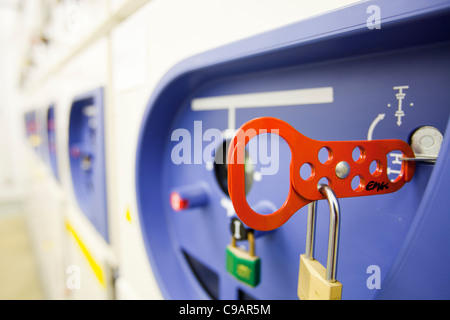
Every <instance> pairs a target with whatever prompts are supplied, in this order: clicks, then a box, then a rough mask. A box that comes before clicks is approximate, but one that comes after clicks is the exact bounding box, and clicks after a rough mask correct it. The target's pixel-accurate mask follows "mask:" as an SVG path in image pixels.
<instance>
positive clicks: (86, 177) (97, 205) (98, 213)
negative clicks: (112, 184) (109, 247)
mask: <svg viewBox="0 0 450 320" xmlns="http://www.w3.org/2000/svg"><path fill="white" fill-rule="evenodd" d="M104 150H105V146H104V122H103V88H99V89H96V90H93V91H90V92H87V93H84V94H82V95H80V96H77V97H75V98H74V99H73V102H72V106H71V110H70V122H69V150H68V152H69V157H70V172H71V175H72V183H73V189H74V192H75V195H76V199H77V201H78V205H79V206H80V208H81V210H82V212H83V213H84V214H85V215H86V217H87V218H88V219H89V220H90V221H91V223H92V224H93V226H94V227H95V228H96V229H97V231H98V232H99V233H100V234H101V235H102V236H103V238H104V239H105V240H106V241H108V239H109V232H108V215H107V203H106V183H105V179H106V177H105V151H104Z"/></svg>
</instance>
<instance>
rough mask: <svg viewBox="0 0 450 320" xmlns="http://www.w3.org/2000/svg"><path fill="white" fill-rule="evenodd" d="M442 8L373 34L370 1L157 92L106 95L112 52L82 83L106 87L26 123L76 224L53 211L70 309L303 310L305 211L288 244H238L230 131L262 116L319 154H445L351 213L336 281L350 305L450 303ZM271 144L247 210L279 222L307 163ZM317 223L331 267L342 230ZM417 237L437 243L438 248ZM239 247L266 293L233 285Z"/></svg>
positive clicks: (184, 67)
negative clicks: (290, 302)
mask: <svg viewBox="0 0 450 320" xmlns="http://www.w3.org/2000/svg"><path fill="white" fill-rule="evenodd" d="M435 2H436V3H435V6H431V5H429V6H428V5H424V4H423V3H421V2H419V1H415V2H409V5H410V7H409V8H410V9H411V11H412V12H413V13H414V14H412V16H409V15H408V14H405V13H404V12H403V9H401V8H400V7H395V6H391V5H389V4H387V2H386V1H379V2H376V3H375V5H377V6H378V7H380V8H381V7H382V8H384V9H383V10H384V11H383V12H384V14H385V16H386V17H388V18H386V20H382V21H381V23H382V28H381V29H377V28H375V27H374V28H369V27H368V24H367V21H369V20H368V18H370V17H371V12H372V11H370V12H369V15H367V12H368V10H367V9H368V6H367V4H365V3H361V4H356V5H354V6H351V7H348V8H343V9H341V10H339V11H336V12H331V13H329V14H327V15H323V16H318V17H315V18H312V19H309V20H306V21H301V22H297V23H294V24H292V25H289V26H286V27H283V28H280V29H276V30H272V31H269V32H266V33H263V34H261V35H258V36H254V37H250V38H248V39H243V40H241V41H238V42H235V43H232V44H229V45H227V46H224V47H219V48H217V49H214V50H211V51H207V52H204V53H200V54H198V55H195V56H193V57H190V58H187V59H185V60H183V61H181V62H180V63H179V64H176V65H175V66H174V67H173V68H171V69H170V70H169V72H168V73H166V74H165V76H161V77H159V76H158V77H157V76H154V78H152V79H153V80H149V81H148V83H147V82H146V81H145V80H143V79H145V75H144V77H142V78H139V77H135V78H134V79H133V80H134V81H135V82H128V83H124V82H121V81H118V82H113V81H111V80H108V76H106V75H107V74H108V72H109V71H108V70H109V69H108V67H107V65H105V64H107V63H105V62H104V61H103V62H102V57H105V56H106V54H105V50H104V49H107V48H111V46H108V45H107V44H106V45H105V43H103V44H104V46H103V49H101V48H102V47H100V52H99V54H97V55H96V57H97V59H98V61H97V62H94V61H90V60H89V57H88V56H84V57H81V58H80V59H79V60H78V64H75V66H72V67H71V68H70V67H69V70H72V72H73V71H74V70H77V71H78V70H82V71H85V72H87V74H89V75H90V76H89V77H92V74H94V73H95V74H98V70H99V68H100V70H103V73H102V72H100V75H101V76H100V77H99V79H96V81H87V82H90V83H87V82H85V81H83V80H85V79H83V78H81V80H77V81H74V82H72V83H70V82H69V84H72V85H69V87H70V89H66V90H62V92H61V96H62V98H61V99H60V101H56V102H55V103H54V104H52V106H53V108H54V109H53V110H54V111H53V112H49V110H50V109H47V107H46V108H45V110H43V111H38V112H27V113H26V114H25V116H24V119H25V124H26V125H25V128H26V132H27V136H28V143H29V144H30V151H31V152H34V153H35V154H36V153H37V154H39V155H40V157H41V158H43V159H45V161H44V162H43V163H44V164H45V166H47V168H49V170H48V172H54V171H53V170H51V169H52V168H57V169H56V171H55V172H56V174H55V175H54V177H56V179H55V181H59V182H58V183H57V184H53V185H52V186H51V188H53V189H57V188H59V186H61V190H63V191H62V198H63V200H62V201H61V208H63V209H62V210H59V211H58V210H55V211H54V212H55V213H56V211H58V213H56V214H57V215H59V218H58V219H56V220H57V221H59V223H58V226H57V227H56V229H57V230H64V232H62V234H64V236H63V238H64V239H65V240H64V241H61V243H62V244H64V246H60V245H59V242H58V241H56V240H55V241H54V242H53V244H55V243H58V245H57V246H53V247H52V246H51V245H49V243H48V242H47V246H46V247H45V248H46V249H48V250H51V249H52V248H56V247H58V248H59V249H57V250H59V251H60V252H61V255H60V256H61V257H62V260H63V261H64V262H63V263H61V265H62V266H63V268H62V270H63V272H62V273H61V279H63V281H60V283H62V285H60V286H59V288H60V289H61V288H64V290H63V291H64V292H65V293H66V294H67V295H69V296H70V297H72V298H77V297H82V298H83V297H85V298H86V297H89V298H92V297H94V298H122V297H144V298H162V297H163V298H167V299H296V298H297V284H298V283H297V277H298V273H299V270H298V268H299V256H300V254H302V253H303V252H304V248H305V246H306V243H305V238H306V223H307V221H306V217H307V214H306V213H305V211H306V208H304V209H301V210H298V212H297V213H296V214H294V215H293V216H292V218H291V219H289V221H286V222H285V223H284V225H282V226H280V227H278V228H275V230H271V231H270V232H259V231H261V230H248V229H249V228H245V229H246V230H247V231H249V232H248V233H247V232H242V234H243V235H244V234H246V235H248V234H251V235H252V236H251V237H250V238H248V237H244V236H242V238H239V237H240V235H239V233H238V232H236V225H237V224H236V221H239V220H238V219H237V218H236V214H237V215H238V216H239V213H237V212H235V208H236V206H235V204H233V199H231V198H230V194H229V186H228V182H229V179H228V176H227V163H226V161H225V160H226V157H225V155H226V150H227V149H226V148H227V146H228V145H229V141H230V140H231V138H232V134H233V133H234V131H235V130H236V129H238V128H239V127H241V126H243V125H244V124H246V123H248V122H249V121H251V120H253V119H256V118H259V117H271V118H277V119H279V120H282V121H285V122H287V123H288V124H290V125H291V126H292V127H294V128H295V129H296V130H297V131H299V132H301V133H303V134H305V135H306V136H308V137H311V138H314V139H317V140H320V141H337V142H339V141H352V140H356V141H372V140H377V139H381V140H388V139H396V140H402V141H403V142H404V143H407V144H411V145H412V144H413V140H415V139H416V138H417V133H420V139H418V141H419V142H418V144H419V146H420V147H422V148H424V149H429V148H430V145H431V146H434V145H436V146H437V145H439V149H441V153H440V154H439V156H437V155H436V154H435V155H434V156H435V158H434V160H435V161H434V162H433V161H431V163H430V161H418V163H417V165H416V173H415V176H414V178H413V179H412V180H411V182H409V184H407V185H406V186H405V187H404V188H402V190H400V191H398V192H396V193H392V194H389V195H384V194H380V195H376V196H370V197H355V198H352V197H349V198H346V199H339V201H340V204H341V208H342V223H341V230H340V240H339V260H338V264H337V270H338V272H337V278H338V279H339V280H340V281H341V282H342V284H343V291H342V292H343V293H342V298H344V299H376V298H386V299H404V298H408V297H413V298H417V297H422V298H430V297H432V298H435V297H437V298H445V297H447V296H448V293H447V292H446V291H445V290H442V288H441V287H440V286H441V284H440V280H442V278H441V277H440V276H437V275H440V274H442V273H441V272H438V271H440V270H441V266H445V265H446V264H447V262H448V261H449V259H450V257H449V255H448V254H447V253H446V250H445V243H446V239H448V236H446V233H445V232H444V229H445V226H447V225H448V219H447V218H446V217H445V212H446V211H445V203H446V202H445V201H446V200H445V199H446V197H443V196H442V190H443V189H442V188H441V187H442V183H443V182H442V181H441V179H440V177H447V176H448V175H449V171H448V167H449V166H448V157H446V152H447V150H448V142H447V141H448V139H447V140H445V139H444V137H446V135H445V134H446V130H448V129H447V126H448V119H449V113H448V108H447V107H446V106H447V105H448V101H449V96H448V92H447V91H448V90H447V91H446V90H445V85H446V84H448V82H449V78H448V74H447V73H446V72H445V70H448V68H447V67H448V64H449V61H450V59H449V56H448V52H449V50H448V46H449V42H448V41H449V37H448V33H446V32H444V31H443V30H444V29H439V28H436V25H439V23H441V24H445V23H446V24H445V25H447V24H448V22H446V21H447V20H446V18H447V17H448V12H449V10H448V4H445V3H444V2H443V1H437V0H436V1H435ZM411 6H412V7H411ZM149 9H152V8H149ZM149 12H152V14H153V11H151V10H149ZM361 12H363V14H362V15H359V13H361ZM424 12H426V13H424ZM142 17H145V16H142ZM142 17H140V18H139V19H142ZM398 17H400V18H398ZM143 20H145V19H142V20H137V21H140V22H142V21H143ZM146 21H150V20H149V19H147V20H146ZM135 22H136V21H135ZM436 22H438V23H436ZM137 26H140V25H139V23H136V24H135V25H131V27H130V25H125V26H123V28H124V29H121V30H122V31H123V32H122V33H121V32H118V33H117V34H116V36H117V37H118V38H119V39H121V40H122V41H126V40H127V39H126V35H127V32H125V31H128V32H129V30H135V31H136V30H138V29H139V28H137ZM411 30H416V31H419V30H420V32H417V35H420V36H411V35H409V36H408V35H407V34H408V32H411ZM430 35H433V37H431V36H430ZM311 39H314V41H312V40H311ZM399 39H402V40H404V41H403V42H399ZM114 43H115V42H113V44H114ZM118 43H122V42H120V41H119V42H118ZM125 43H126V42H125ZM372 45H373V47H371V46H372ZM112 47H114V45H113V46H112ZM89 61H90V63H88V62H89ZM131 62H132V61H131ZM127 63H128V64H125V65H128V66H130V61H127ZM87 65H90V66H91V67H93V66H95V68H92V69H89V68H86V66H87ZM131 65H133V64H131ZM102 66H103V68H102ZM77 67H79V68H80V69H78V68H77ZM83 67H84V68H83ZM155 68H156V69H157V67H156V66H155ZM92 70H96V72H93V71H92ZM127 70H128V71H129V69H127ZM142 70H144V71H145V70H147V69H146V68H142V69H140V68H137V69H136V70H135V75H142V72H141V71H142ZM77 76H79V74H77ZM89 77H88V79H89ZM117 79H119V78H116V80H117ZM119 80H120V79H119ZM137 83H141V86H139V85H137ZM142 83H146V84H145V85H144V84H142ZM430 84H432V85H430ZM64 86H65V87H67V86H68V84H67V82H64ZM118 86H119V87H120V88H121V90H119V89H118ZM136 86H137V87H139V88H140V89H136ZM57 87H58V83H57V82H54V83H52V85H51V86H49V88H50V89H51V90H50V91H52V92H54V91H55V89H54V88H57ZM130 87H133V88H135V90H132V89H130ZM424 88H426V90H424ZM43 100H44V99H43ZM431 101H433V103H430V102H431ZM45 103H48V101H47V102H45ZM136 105H138V106H140V107H136V108H133V107H132V106H136ZM37 114H40V116H37ZM51 114H53V115H52V117H53V119H51V117H49V115H51ZM33 119H34V120H33ZM37 119H40V120H37ZM33 121H34V123H33ZM39 128H41V129H39ZM42 128H43V129H42ZM55 128H56V130H55ZM50 129H51V130H50ZM230 132H231V134H230ZM447 135H448V134H447ZM272 136H274V135H272ZM213 137H214V138H215V139H213ZM260 138H261V139H262V140H259V141H258V142H257V145H258V146H260V145H269V147H268V148H267V149H266V150H265V151H267V150H273V149H272V148H273V146H274V144H275V143H276V145H277V147H279V149H278V151H279V153H277V157H275V154H269V153H267V152H266V154H265V156H266V158H264V159H263V160H268V161H260V162H258V161H251V159H253V160H255V159H258V156H261V152H259V153H258V152H256V153H255V152H252V150H249V151H248V155H247V156H248V157H246V166H245V179H246V180H245V182H242V183H244V184H245V187H244V188H243V189H245V191H246V200H247V202H248V203H249V205H250V206H251V207H252V208H253V209H254V210H256V211H258V212H259V213H260V214H261V215H266V214H272V213H274V211H276V210H277V208H281V207H282V206H283V203H284V201H285V200H286V198H287V197H288V196H289V194H290V193H289V190H290V184H289V179H290V178H289V177H290V171H289V170H290V167H291V164H290V159H291V157H292V153H291V151H290V146H288V145H287V144H286V143H285V141H284V142H283V141H282V139H280V140H276V139H275V140H273V139H272V138H270V139H269V138H268V137H267V136H265V137H260ZM54 141H57V143H56V148H53V147H51V145H52V144H54ZM330 144H331V143H330ZM441 145H442V147H441ZM296 147H298V146H296ZM324 149H325V151H324V152H322V151H320V152H318V154H317V155H315V156H314V159H313V160H311V163H314V164H316V163H317V164H318V163H319V162H320V163H322V164H325V163H327V162H329V160H330V159H332V156H333V152H332V151H333V150H332V149H333V148H331V147H329V148H324ZM355 149H358V148H355ZM51 150H56V152H54V155H55V156H56V157H55V159H56V162H55V163H57V166H55V165H52V161H51V160H50V158H51V156H50V155H51V154H52V151H51ZM205 150H208V152H206V151H205ZM321 150H322V149H321ZM389 151H392V152H390V153H388V154H386V155H385V158H386V159H383V160H382V161H381V160H380V161H379V164H378V165H376V166H375V168H374V169H373V168H372V169H370V168H369V169H370V170H371V174H372V175H373V176H376V175H377V173H379V172H381V171H383V170H384V171H385V172H387V174H388V175H389V179H391V180H393V181H395V180H396V177H395V175H396V174H397V175H398V173H399V172H400V173H401V172H402V168H403V167H402V166H403V164H402V161H403V160H400V158H402V154H401V153H400V155H398V154H397V153H395V151H396V150H389ZM323 153H325V155H324V154H323ZM365 155H366V153H365V150H364V148H359V149H358V150H357V151H356V155H355V156H354V155H351V157H350V155H349V156H348V159H347V160H348V161H347V162H349V163H350V166H352V165H354V163H358V162H362V160H364V158H365ZM263 156H264V154H263ZM260 160H261V159H260ZM422 160H423V159H422ZM405 161H406V160H405ZM381 167H383V168H381ZM272 169H276V170H275V171H276V174H271V173H272V171H271V170H272ZM309 169H310V172H309V174H306V175H305V176H303V174H304V173H303V170H301V171H300V172H298V174H299V175H300V176H302V177H304V180H309V178H308V177H309V176H312V175H313V173H314V171H313V168H312V167H311V166H310V168H309ZM350 169H351V168H350ZM350 171H351V170H350ZM384 171H383V172H384ZM350 178H353V177H350ZM355 178H356V177H355ZM333 181H334V180H333ZM329 182H330V181H329ZM367 182H368V181H367ZM330 184H331V187H333V184H332V183H330ZM58 185H59V186H58ZM361 186H364V188H365V187H366V186H365V185H364V182H363V181H361V180H360V181H358V182H357V183H356V185H355V186H354V190H359V189H361ZM383 186H384V185H383ZM371 191H372V190H371ZM34 192H35V193H34V194H35V197H34V201H35V203H39V206H40V208H41V209H40V212H41V213H42V215H43V216H44V217H46V218H44V219H42V220H43V221H44V220H45V221H48V219H49V216H48V214H49V213H48V212H46V208H48V205H47V203H46V201H45V199H50V198H51V197H48V196H46V195H45V193H47V192H46V191H44V190H42V189H39V187H37V188H36V189H35V190H34ZM436 195H438V196H439V197H442V201H437V200H436V199H435V197H436ZM43 199H44V200H43ZM447 202H448V201H447ZM325 206H326V203H325V202H324V201H319V204H318V211H319V212H325V211H327V208H326V207H325ZM317 219H318V220H317V230H316V233H317V241H316V247H317V249H318V250H317V255H316V258H317V260H318V261H321V262H322V264H324V263H323V261H324V260H325V252H326V247H327V242H326V238H327V235H328V228H327V223H326V222H327V221H326V220H327V215H326V214H322V213H319V215H318V218H317ZM50 220H51V218H50ZM36 225H38V224H36ZM45 225H46V224H45V223H44V224H39V226H44V227H43V228H45ZM244 227H246V226H244ZM233 228H234V229H233ZM38 229H39V228H38ZM58 234H59V233H58ZM237 235H239V237H238V236H237ZM253 236H254V237H253ZM238 238H239V240H241V241H237V240H238ZM417 239H421V240H424V241H425V244H426V243H428V241H429V242H430V243H432V244H433V246H432V250H431V249H430V248H431V247H430V246H426V245H421V243H418V241H417ZM236 242H237V243H236ZM239 246H240V247H242V248H243V250H244V251H245V250H247V249H248V251H249V252H252V255H251V257H250V258H248V257H247V258H248V259H247V260H249V261H250V260H251V261H252V262H253V261H258V263H255V264H254V265H255V268H258V272H257V273H258V280H257V281H254V282H251V283H249V282H245V281H242V274H241V279H239V277H238V276H237V271H236V272H235V271H231V272H230V270H231V269H233V268H231V267H230V268H229V265H228V264H227V261H229V260H227V259H228V258H229V257H230V255H231V256H232V257H231V258H235V260H234V261H238V260H239V259H237V258H239V257H240V258H242V256H239V257H238V254H237V253H236V250H235V249H237V248H238V247H239ZM242 248H241V249H242ZM424 248H425V249H426V250H424ZM42 250H44V249H41V251H42ZM416 256H426V257H427V258H428V259H422V260H421V261H417V259H416V258H415V257H416ZM227 257H228V258H227ZM256 257H257V258H256ZM243 260H245V259H243ZM425 260H426V261H431V260H433V261H439V263H436V264H434V265H433V266H432V267H433V270H435V272H433V274H429V276H428V277H427V280H426V281H423V282H420V283H419V284H418V282H415V283H416V284H418V285H420V290H417V291H414V290H412V289H411V287H410V283H409V282H408V281H407V279H412V278H414V277H417V276H418V274H421V273H422V272H424V270H426V269H427V268H430V265H428V264H426V263H425ZM406 262H408V263H406ZM237 264H238V263H237ZM256 265H258V266H257V267H256ZM242 268H244V267H242ZM242 268H241V269H242ZM248 268H249V267H247V269H245V270H248ZM59 270H61V268H60V269H59ZM380 272H381V273H380ZM372 273H373V274H372ZM243 274H245V272H243ZM433 275H435V276H433ZM444 282H445V281H444ZM447 282H448V281H447Z"/></svg>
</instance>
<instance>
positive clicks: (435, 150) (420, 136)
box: [411, 126, 444, 157]
mask: <svg viewBox="0 0 450 320" xmlns="http://www.w3.org/2000/svg"><path fill="white" fill-rule="evenodd" d="M443 140H444V137H443V136H442V133H441V132H440V131H439V130H438V129H436V128H434V127H431V126H423V127H420V128H419V129H417V130H416V131H415V132H414V134H413V135H412V137H411V147H412V149H413V150H414V153H415V154H416V156H417V155H427V156H434V157H437V156H438V154H439V150H440V149H441V145H442V141H443Z"/></svg>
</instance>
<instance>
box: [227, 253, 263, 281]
mask: <svg viewBox="0 0 450 320" xmlns="http://www.w3.org/2000/svg"><path fill="white" fill-rule="evenodd" d="M226 265H227V271H228V272H229V273H230V274H231V275H233V276H234V277H235V278H236V279H237V280H239V281H241V282H243V283H245V284H247V285H249V286H251V287H256V286H257V285H258V284H259V281H260V278H261V259H260V258H259V257H256V256H251V255H250V254H249V253H248V252H247V251H245V250H242V249H240V248H237V247H233V246H232V245H228V246H227V250H226Z"/></svg>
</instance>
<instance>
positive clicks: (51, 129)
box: [47, 104, 59, 180]
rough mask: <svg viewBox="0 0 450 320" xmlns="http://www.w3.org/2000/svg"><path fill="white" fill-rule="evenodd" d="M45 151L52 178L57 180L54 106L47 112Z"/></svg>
mask: <svg viewBox="0 0 450 320" xmlns="http://www.w3.org/2000/svg"><path fill="white" fill-rule="evenodd" d="M47 149H48V160H49V165H50V168H51V169H52V173H53V176H54V177H55V179H56V180H59V171H58V150H57V143H56V119H55V106H54V105H53V104H52V105H50V106H49V107H48V110H47Z"/></svg>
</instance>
